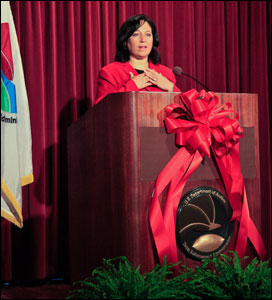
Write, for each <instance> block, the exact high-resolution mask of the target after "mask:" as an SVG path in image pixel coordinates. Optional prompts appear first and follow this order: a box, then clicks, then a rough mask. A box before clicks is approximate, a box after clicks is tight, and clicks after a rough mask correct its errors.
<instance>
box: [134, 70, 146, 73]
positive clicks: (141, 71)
mask: <svg viewBox="0 0 272 300" xmlns="http://www.w3.org/2000/svg"><path fill="white" fill-rule="evenodd" d="M135 70H136V71H137V72H138V73H139V74H142V73H144V71H143V70H137V69H135Z"/></svg>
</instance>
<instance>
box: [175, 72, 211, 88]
mask: <svg viewBox="0 0 272 300" xmlns="http://www.w3.org/2000/svg"><path fill="white" fill-rule="evenodd" d="M173 73H174V74H175V75H181V74H183V75H186V76H188V77H190V78H191V79H193V80H194V81H196V82H197V83H198V84H200V85H201V86H202V87H204V88H205V89H206V90H207V91H211V90H210V89H209V88H207V87H206V86H205V85H204V84H203V83H201V82H199V81H198V80H197V79H196V78H194V77H193V76H191V75H189V74H187V73H184V72H183V70H182V68H181V67H178V66H176V67H174V68H173Z"/></svg>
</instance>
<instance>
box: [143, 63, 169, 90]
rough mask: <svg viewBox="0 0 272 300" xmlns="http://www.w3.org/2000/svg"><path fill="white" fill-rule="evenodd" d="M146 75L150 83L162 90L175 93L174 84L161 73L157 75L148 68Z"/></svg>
mask: <svg viewBox="0 0 272 300" xmlns="http://www.w3.org/2000/svg"><path fill="white" fill-rule="evenodd" d="M145 74H146V75H147V76H148V77H149V81H150V82H151V83H152V84H154V85H156V86H157V87H159V88H160V89H162V90H165V91H168V92H173V89H174V83H173V82H171V81H170V80H168V79H167V78H166V77H164V76H163V75H162V74H161V73H157V72H156V71H155V70H152V69H149V68H147V69H146V70H145Z"/></svg>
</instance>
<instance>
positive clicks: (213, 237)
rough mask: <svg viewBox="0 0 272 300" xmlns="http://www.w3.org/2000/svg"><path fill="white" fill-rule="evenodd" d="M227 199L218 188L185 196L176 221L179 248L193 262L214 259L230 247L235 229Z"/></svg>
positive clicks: (201, 189) (200, 190) (197, 191)
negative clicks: (193, 260) (194, 260)
mask: <svg viewBox="0 0 272 300" xmlns="http://www.w3.org/2000/svg"><path fill="white" fill-rule="evenodd" d="M231 215H232V209H231V207H230V205H229V202H228V201H227V199H226V198H225V197H224V196H223V194H221V193H220V192H219V191H217V190H216V189H214V188H211V187H207V186H201V187H197V188H194V189H192V190H190V191H189V192H187V193H186V194H185V195H184V196H182V198H181V200H180V203H179V206H178V210H177V220H176V238H177V242H178V245H179V246H180V247H181V248H182V249H183V251H185V253H186V254H188V255H189V256H191V257H192V258H193V259H196V260H201V259H203V258H211V257H214V256H217V255H218V254H220V253H222V252H223V251H224V250H225V249H226V248H227V246H228V244H229V242H230V240H231V237H232V234H233V228H234V222H230V221H229V220H230V218H231Z"/></svg>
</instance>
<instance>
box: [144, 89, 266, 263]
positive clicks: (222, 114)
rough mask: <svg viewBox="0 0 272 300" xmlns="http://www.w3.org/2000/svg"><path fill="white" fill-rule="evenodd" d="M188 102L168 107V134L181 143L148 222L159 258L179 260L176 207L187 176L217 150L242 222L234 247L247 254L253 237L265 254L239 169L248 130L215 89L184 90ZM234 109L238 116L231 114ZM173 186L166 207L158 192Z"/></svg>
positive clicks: (155, 195) (159, 183) (163, 173)
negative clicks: (213, 90)
mask: <svg viewBox="0 0 272 300" xmlns="http://www.w3.org/2000/svg"><path fill="white" fill-rule="evenodd" d="M180 97H181V100H182V102H183V105H180V104H171V105H169V106H167V107H166V109H165V110H166V118H165V120H164V121H165V125H166V128H167V132H168V133H176V143H177V144H178V145H180V146H182V147H181V148H180V149H179V150H178V151H177V153H176V154H175V155H174V156H173V157H172V158H171V160H170V161H169V162H168V163H167V165H166V166H165V167H164V169H163V170H162V171H161V173H160V174H159V175H158V177H157V180H156V185H155V188H154V191H153V195H152V202H151V206H150V210H149V221H150V225H151V229H152V233H153V237H154V240H155V244H156V248H157V252H158V255H159V259H160V263H161V264H162V263H163V258H164V256H165V255H166V256H167V261H168V262H171V263H176V262H177V261H178V258H177V247H176V236H175V224H176V212H177V207H178V204H179V201H180V197H181V194H182V191H183V188H184V186H185V184H186V182H187V179H188V178H189V177H190V176H191V174H192V173H193V172H194V171H195V170H196V169H197V167H198V166H199V164H200V163H201V161H202V160H203V158H204V156H205V155H207V156H208V157H210V156H211V153H210V149H211V150H212V151H213V153H214V157H215V159H216V163H217V165H218V167H219V170H220V173H221V175H222V178H223V182H224V185H225V189H226V192H227V195H228V198H229V202H230V205H231V207H232V210H233V214H232V218H231V221H233V220H238V222H239V223H240V226H239V231H238V236H237V241H236V246H235V251H237V252H238V255H239V257H240V258H242V257H244V256H245V252H246V245H247V239H248V238H249V239H250V240H251V242H252V244H253V246H254V247H255V249H256V251H257V253H258V255H259V257H260V258H263V257H264V255H265V246H264V243H263V241H262V238H261V236H260V234H259V232H258V230H257V228H256V226H255V225H254V223H253V221H252V220H251V218H250V215H249V210H248V204H247V196H246V190H245V184H244V180H243V176H242V173H241V168H240V157H239V139H240V138H241V137H242V136H243V134H244V133H243V129H242V128H241V127H240V125H239V123H238V121H237V120H238V118H239V116H238V114H237V113H236V112H235V111H234V110H231V109H230V108H231V104H230V103H225V104H223V105H220V106H218V107H217V105H218V98H217V96H216V95H215V94H214V93H213V92H208V93H206V91H205V90H202V91H200V92H199V93H198V92H197V91H196V90H195V89H192V90H190V91H187V92H185V93H182V94H181V95H180ZM231 113H235V118H234V119H230V118H229V117H228V116H229V114H231ZM168 185H169V190H168V194H167V199H166V204H165V208H164V211H163V212H162V209H161V206H160V202H159V196H160V195H161V193H162V192H163V190H164V189H165V188H166V187H167V186H168Z"/></svg>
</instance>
